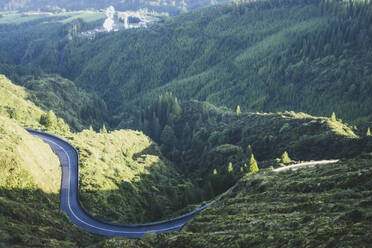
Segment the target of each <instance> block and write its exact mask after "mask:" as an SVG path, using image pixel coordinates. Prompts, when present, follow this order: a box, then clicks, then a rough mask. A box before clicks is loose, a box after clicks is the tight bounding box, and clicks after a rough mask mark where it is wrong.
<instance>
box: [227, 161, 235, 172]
mask: <svg viewBox="0 0 372 248" xmlns="http://www.w3.org/2000/svg"><path fill="white" fill-rule="evenodd" d="M233 171H234V169H233V166H232V163H231V162H229V165H228V167H227V172H228V173H232V172H233Z"/></svg>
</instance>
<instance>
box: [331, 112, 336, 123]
mask: <svg viewBox="0 0 372 248" xmlns="http://www.w3.org/2000/svg"><path fill="white" fill-rule="evenodd" d="M331 120H332V121H337V119H336V114H335V112H332V115H331Z"/></svg>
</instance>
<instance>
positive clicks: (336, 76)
mask: <svg viewBox="0 0 372 248" xmlns="http://www.w3.org/2000/svg"><path fill="white" fill-rule="evenodd" d="M371 13H372V7H371V4H370V2H369V1H311V2H306V1H299V0H296V1H294V0H293V1H279V2H275V4H274V2H273V1H257V2H248V3H244V2H234V3H231V4H226V5H218V6H214V7H209V8H206V9H201V10H197V11H193V12H191V13H188V14H184V15H182V16H179V17H177V18H169V19H167V20H165V22H163V23H160V24H158V25H155V26H153V27H151V28H149V29H139V30H128V31H123V32H119V33H116V34H109V35H103V36H100V37H98V38H97V39H95V40H92V41H87V40H85V39H82V38H81V37H79V36H78V35H75V36H74V37H75V38H74V39H73V40H72V41H70V40H69V39H67V38H66V37H68V36H69V35H71V34H72V35H73V34H74V32H75V34H76V32H78V31H79V30H85V29H86V27H85V26H86V25H87V24H84V22H81V21H80V22H79V21H75V22H74V23H71V24H66V25H61V27H59V28H57V27H56V26H53V25H57V24H50V25H42V24H41V23H42V22H40V24H39V25H35V26H34V27H33V28H30V26H29V25H27V24H23V25H19V26H17V29H16V30H15V29H14V28H13V27H12V26H3V27H2V30H3V31H2V32H3V33H4V32H6V34H7V35H6V36H5V35H4V36H2V40H1V41H0V44H1V48H2V49H1V57H2V58H3V59H4V60H5V61H6V62H8V61H10V62H14V63H15V65H16V66H18V67H19V66H20V67H21V68H22V69H19V70H26V69H24V68H25V67H26V68H29V67H30V66H31V67H33V68H42V71H45V72H47V73H59V74H61V75H62V76H63V77H66V78H69V79H70V80H72V81H74V82H75V83H76V84H77V85H78V86H79V87H82V88H84V89H86V90H89V91H95V92H99V94H100V96H101V97H102V98H103V99H104V101H105V103H106V104H107V106H108V108H109V110H110V112H111V113H113V114H114V115H116V116H117V117H118V118H117V119H116V120H111V122H110V126H112V127H113V128H116V127H131V128H135V125H134V124H135V123H136V121H137V120H138V113H139V111H140V108H137V109H136V107H134V106H147V105H148V104H151V102H152V100H153V99H154V98H156V97H157V96H158V95H159V94H161V93H164V92H166V91H171V92H173V94H174V95H175V96H177V97H178V98H179V99H180V100H181V101H182V100H190V99H197V100H200V101H208V102H210V103H213V104H215V105H219V106H221V105H222V106H227V107H230V108H235V107H236V105H240V106H241V107H242V109H244V110H245V111H265V112H273V111H285V110H294V111H303V112H307V113H310V114H315V115H326V116H329V115H330V114H331V113H332V112H335V113H336V114H337V116H339V117H340V118H342V119H344V120H347V121H349V122H353V123H358V124H360V123H362V124H363V123H366V122H367V123H368V122H371V116H370V113H371V109H370V108H371V105H370V104H365V103H366V102H369V101H371V98H370V97H371V95H372V94H371V93H372V92H371V86H370V81H371V77H372V76H371V70H370V68H372V67H371V64H370V63H371V62H370V61H371V51H372V49H371V44H372V41H371V37H372V29H371V27H370V26H369V25H368V23H371V18H372V14H371ZM47 27H50V28H51V29H52V28H53V30H54V32H55V34H54V38H53V36H52V37H51V36H49V37H48V35H47V34H45V33H48V32H47V31H46V29H47ZM34 28H35V29H36V30H37V32H36V33H35V32H32V33H29V34H28V32H31V30H33V29H34ZM24 29H26V33H24V32H23V30H24ZM76 30H77V31H76ZM57 33H58V34H57ZM20 34H22V37H25V38H23V39H22V40H19V38H17V37H19V35H20ZM45 36H46V37H45ZM14 40H15V41H16V42H17V41H18V40H19V42H20V44H19V45H17V46H16V50H15V51H12V49H9V48H10V47H13V46H14ZM8 64H9V63H8ZM12 71H14V70H13V69H11V70H10V73H7V72H6V71H5V70H4V73H6V74H7V75H8V76H11V75H9V74H11V72H12ZM15 81H17V80H15Z"/></svg>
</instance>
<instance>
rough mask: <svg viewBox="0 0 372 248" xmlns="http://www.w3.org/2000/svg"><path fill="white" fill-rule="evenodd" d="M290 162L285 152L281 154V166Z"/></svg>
mask: <svg viewBox="0 0 372 248" xmlns="http://www.w3.org/2000/svg"><path fill="white" fill-rule="evenodd" d="M291 161H292V160H291V159H290V158H289V156H288V153H287V152H284V153H283V154H282V157H281V162H282V163H283V164H288V163H290V162H291Z"/></svg>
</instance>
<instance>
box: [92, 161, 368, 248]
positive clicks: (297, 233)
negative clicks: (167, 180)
mask: <svg viewBox="0 0 372 248" xmlns="http://www.w3.org/2000/svg"><path fill="white" fill-rule="evenodd" d="M371 161H372V154H364V155H361V156H359V157H357V158H354V159H347V160H342V161H340V162H339V163H337V164H330V165H321V166H316V167H314V168H305V169H299V170H296V171H291V170H288V171H283V172H280V173H276V172H271V171H265V172H260V173H257V174H254V175H246V176H244V177H243V178H242V179H241V180H240V181H239V182H238V183H237V184H236V185H235V186H234V187H232V188H231V189H230V190H229V191H227V192H226V193H225V194H223V195H221V196H220V197H218V200H216V202H215V203H214V204H213V205H212V206H211V207H209V208H208V209H206V210H205V211H203V212H202V213H201V214H200V215H198V216H197V217H195V218H194V219H193V220H192V221H191V222H190V223H189V224H187V225H186V226H185V228H184V229H183V231H182V232H180V233H174V234H163V235H158V236H155V237H150V236H149V237H146V238H144V239H143V240H142V242H141V243H140V242H137V243H130V244H128V243H129V242H128V241H122V240H120V239H112V240H108V241H105V242H102V243H101V245H99V246H98V247H105V245H110V247H122V246H123V245H124V244H125V247H159V248H160V247H162V248H164V247H180V248H182V247H200V248H202V247H203V248H204V247H233V248H237V247H283V246H284V247H345V246H350V247H367V246H368V244H370V242H371V241H372V240H371V234H372V233H371V230H372V224H371V223H372V222H371V219H372V205H371V203H372V192H371V189H372V185H371V180H370V177H371V176H372V167H371Z"/></svg>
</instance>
